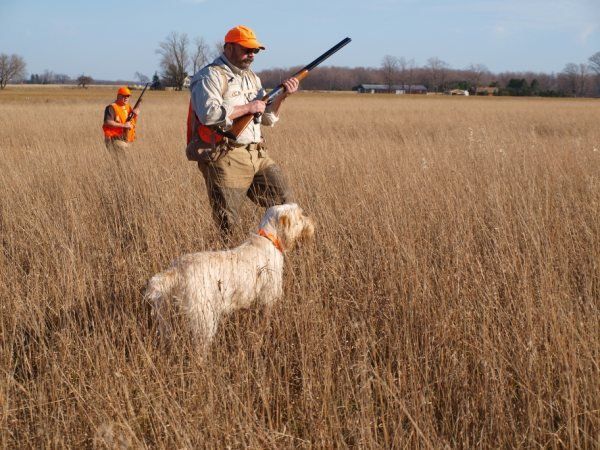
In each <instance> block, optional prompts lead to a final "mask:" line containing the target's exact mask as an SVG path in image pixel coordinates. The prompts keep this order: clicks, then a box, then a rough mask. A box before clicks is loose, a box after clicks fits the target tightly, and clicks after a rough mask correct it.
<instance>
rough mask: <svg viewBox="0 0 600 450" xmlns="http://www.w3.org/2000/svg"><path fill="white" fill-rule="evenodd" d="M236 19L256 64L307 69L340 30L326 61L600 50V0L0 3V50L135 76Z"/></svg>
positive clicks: (421, 60) (551, 56) (45, 64)
mask: <svg viewBox="0 0 600 450" xmlns="http://www.w3.org/2000/svg"><path fill="white" fill-rule="evenodd" d="M238 24H244V25H247V26H250V27H252V28H254V29H255V31H256V33H257V35H258V38H259V39H260V40H261V41H262V42H263V43H264V44H265V45H266V47H267V51H266V52H264V53H261V54H259V55H258V56H257V58H256V61H255V65H254V68H255V69H256V70H261V69H266V68H270V67H290V66H294V65H303V64H305V63H308V62H310V61H311V60H312V59H314V58H315V57H316V56H318V55H319V54H320V53H322V52H323V51H325V50H326V49H328V48H329V47H331V46H332V45H334V44H335V43H337V42H338V41H339V40H341V39H343V38H344V37H346V36H349V37H351V38H352V40H353V42H352V43H351V44H349V45H348V46H347V47H345V48H344V49H343V50H341V52H340V53H338V54H336V55H335V56H333V57H332V58H331V59H330V60H329V61H328V64H331V65H340V66H349V67H354V66H370V67H378V66H380V64H381V60H382V58H383V56H384V55H393V56H397V57H405V58H413V59H414V60H415V62H416V64H417V65H424V64H425V62H426V61H427V59H428V58H430V57H438V58H440V59H442V60H444V61H446V62H447V63H448V64H449V65H450V66H451V67H453V68H464V67H466V66H468V65H469V64H484V65H486V66H487V67H488V68H489V69H490V70H492V71H494V72H501V71H526V70H532V71H543V72H559V71H561V70H562V69H563V68H564V66H565V64H567V63H569V62H574V63H580V62H585V61H587V58H588V57H590V56H591V55H592V54H594V53H596V52H598V51H600V0H456V1H450V0H421V1H418V0H368V1H364V2H359V1H356V0H347V1H341V0H320V1H317V0H304V1H303V2H297V1H294V2H291V1H287V0H277V1H275V0H254V1H252V2H250V1H239V0H227V1H224V0H219V1H217V0H154V1H141V0H129V1H127V2H123V1H120V2H118V1H114V0H105V1H103V2H85V1H81V0H79V1H76V0H54V1H51V0H45V1H42V0H0V53H8V54H11V53H17V54H20V55H21V56H23V57H24V58H25V60H26V62H27V70H28V72H29V73H40V72H43V71H44V70H45V69H49V70H52V71H54V72H57V73H66V74H67V75H70V76H77V75H79V74H81V73H85V74H89V75H91V76H92V77H94V78H96V79H118V78H120V79H133V78H134V73H135V72H136V71H139V72H142V73H144V74H147V75H149V76H150V75H152V74H153V73H154V71H155V70H156V69H158V60H159V56H158V55H157V54H156V53H155V50H156V48H157V46H158V42H159V41H161V40H163V39H164V38H165V37H166V36H167V35H168V34H169V33H170V32H171V31H177V32H185V33H187V34H188V35H189V36H190V38H192V39H193V38H194V37H196V36H202V37H203V38H204V39H205V40H206V41H208V42H209V43H210V44H213V43H215V42H217V41H221V40H222V39H223V36H224V34H225V32H226V31H227V30H228V29H229V28H231V27H232V26H235V25H238Z"/></svg>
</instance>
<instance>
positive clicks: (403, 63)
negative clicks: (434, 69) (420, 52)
mask: <svg viewBox="0 0 600 450" xmlns="http://www.w3.org/2000/svg"><path fill="white" fill-rule="evenodd" d="M414 71H415V60H414V59H406V58H405V57H404V56H402V57H401V58H399V59H398V78H399V79H400V84H402V85H403V86H405V85H407V86H408V93H409V94H410V93H411V90H412V84H413V79H414Z"/></svg>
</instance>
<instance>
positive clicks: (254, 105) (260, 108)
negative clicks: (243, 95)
mask: <svg viewBox="0 0 600 450" xmlns="http://www.w3.org/2000/svg"><path fill="white" fill-rule="evenodd" d="M246 106H248V112H249V113H250V114H257V113H258V114H262V113H264V112H265V108H266V107H267V104H266V103H265V102H263V101H262V100H253V101H251V102H250V103H248V104H247V105H246Z"/></svg>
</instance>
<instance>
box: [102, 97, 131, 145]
mask: <svg viewBox="0 0 600 450" xmlns="http://www.w3.org/2000/svg"><path fill="white" fill-rule="evenodd" d="M110 106H112V108H113V109H114V111H115V122H118V123H125V122H127V116H128V115H129V113H130V112H131V109H132V108H131V105H129V104H127V105H125V106H120V105H118V104H117V103H113V104H111V105H110ZM129 123H131V125H132V126H133V128H131V129H130V130H127V129H125V128H117V127H111V126H110V125H106V124H103V125H102V130H104V136H105V137H106V138H107V139H114V138H121V137H124V138H125V141H126V142H133V141H134V140H135V123H136V117H135V116H133V119H131V120H130V121H129Z"/></svg>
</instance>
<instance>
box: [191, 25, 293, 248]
mask: <svg viewBox="0 0 600 450" xmlns="http://www.w3.org/2000/svg"><path fill="white" fill-rule="evenodd" d="M261 50H265V47H264V46H263V45H262V44H261V43H260V42H259V41H258V39H257V38H256V35H255V34H254V32H253V31H252V30H251V29H250V28H248V27H245V26H241V25H240V26H237V27H234V28H232V29H231V30H229V31H228V32H227V34H226V35H225V45H224V47H223V53H222V54H221V55H220V56H219V57H218V58H216V59H215V60H214V61H213V62H212V63H211V64H209V65H207V66H206V67H204V68H202V69H201V70H200V71H199V72H198V73H196V74H195V75H194V77H193V78H192V82H191V85H190V90H191V102H190V114H189V116H188V141H189V145H188V148H187V150H186V153H187V155H188V158H189V159H191V160H194V161H198V167H199V168H200V171H201V172H202V175H203V176H204V181H205V183H206V188H207V190H208V195H209V199H210V203H211V207H212V211H213V218H214V219H215V221H216V223H217V225H218V226H219V228H220V230H221V234H222V236H224V237H226V238H229V237H230V236H231V233H232V231H233V230H234V228H235V226H236V224H237V223H238V209H239V207H240V205H241V203H242V201H243V200H244V198H245V197H248V198H250V200H252V201H253V202H254V203H256V204H258V205H260V206H263V207H270V206H273V205H278V204H282V203H290V202H292V192H291V190H290V188H289V186H288V183H287V181H286V179H285V177H284V176H283V172H282V170H281V168H280V167H279V166H278V165H277V164H275V162H274V161H273V160H272V159H271V158H270V157H269V155H268V154H267V151H266V147H265V142H264V139H263V136H262V133H261V124H262V125H266V126H273V125H274V124H275V123H276V122H277V121H278V120H279V107H280V106H281V103H282V101H283V100H284V99H285V98H286V97H288V96H289V95H291V94H293V93H294V92H296V91H297V90H298V80H297V79H296V78H290V79H288V80H286V81H284V83H283V85H284V86H285V92H284V93H283V94H282V95H280V96H279V97H277V98H276V100H275V101H274V102H273V103H272V104H270V105H269V106H267V105H266V104H265V102H263V101H262V100H260V99H261V98H262V97H263V96H264V95H265V90H264V89H263V87H262V84H261V82H260V79H259V78H258V76H257V75H256V74H255V73H254V72H253V71H252V70H251V69H250V66H251V65H252V63H253V62H254V58H255V56H256V55H257V54H258V53H259V52H260V51H261ZM246 114H260V120H256V121H253V122H252V123H250V124H249V125H248V127H247V128H246V129H245V130H244V131H243V132H242V133H241V134H240V135H239V136H238V138H237V139H236V140H235V141H233V140H231V139H227V138H223V137H222V136H220V135H216V134H215V132H214V129H215V128H219V129H221V130H224V131H226V130H227V129H228V128H230V127H231V125H232V123H233V120H234V119H236V118H238V117H241V116H244V115H246Z"/></svg>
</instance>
